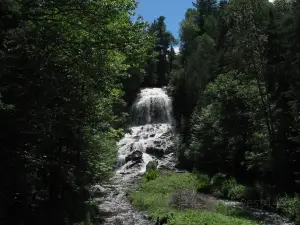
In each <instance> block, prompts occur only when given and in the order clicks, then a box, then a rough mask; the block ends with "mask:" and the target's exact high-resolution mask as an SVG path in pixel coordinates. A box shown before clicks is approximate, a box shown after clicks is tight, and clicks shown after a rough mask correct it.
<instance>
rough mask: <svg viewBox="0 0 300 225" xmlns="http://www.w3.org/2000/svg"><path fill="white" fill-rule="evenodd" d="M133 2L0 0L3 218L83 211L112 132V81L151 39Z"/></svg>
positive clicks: (39, 219) (78, 217)
mask: <svg viewBox="0 0 300 225" xmlns="http://www.w3.org/2000/svg"><path fill="white" fill-rule="evenodd" d="M135 7H136V3H135V2H134V1H131V0H115V1H92V2H91V1H77V0H72V1H39V0H34V1H24V2H21V1H4V2H2V6H1V22H0V24H1V28H3V29H1V37H0V40H1V45H0V63H1V69H0V79H1V85H0V93H1V94H0V98H1V100H0V116H1V122H0V123H1V132H0V133H1V144H2V148H1V162H0V164H1V177H2V182H1V185H0V192H1V207H0V208H1V212H0V214H1V215H0V216H1V218H2V221H3V222H4V223H5V224H16V225H18V224H57V225H59V224H70V223H74V222H80V221H82V220H84V218H85V216H86V215H85V214H86V212H87V210H88V208H89V207H88V206H87V205H86V203H85V202H86V201H87V200H88V198H89V194H88V191H87V188H88V187H89V186H90V185H92V184H93V183H95V182H101V181H103V180H104V179H105V178H106V177H107V176H108V174H109V171H110V169H111V167H112V166H113V164H114V158H115V157H114V155H115V150H116V146H115V143H116V141H117V140H118V139H119V138H120V136H121V135H122V128H123V126H124V120H125V117H126V115H125V112H126V111H125V104H124V102H123V101H122V97H123V94H124V91H123V90H122V82H121V81H122V80H123V79H124V78H125V77H127V76H128V73H127V71H128V69H129V68H141V67H142V66H143V65H144V63H145V61H146V58H147V57H146V56H147V52H148V50H149V48H150V46H151V45H150V43H151V37H150V36H149V35H148V34H147V32H146V28H145V23H143V22H142V21H137V22H135V23H133V22H132V21H131V18H130V15H131V14H132V10H134V9H135ZM112 37H113V38H112ZM151 47H152V46H151Z"/></svg>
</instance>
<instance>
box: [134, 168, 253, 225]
mask: <svg viewBox="0 0 300 225" xmlns="http://www.w3.org/2000/svg"><path fill="white" fill-rule="evenodd" d="M146 176H147V175H146ZM208 182H209V181H208V179H206V177H205V176H200V177H199V176H197V175H194V174H191V173H183V174H176V173H171V174H167V175H159V176H157V177H156V178H155V179H153V180H149V181H147V180H146V179H144V180H143V182H142V184H141V188H140V190H139V191H136V192H133V193H131V194H130V200H131V202H132V204H133V205H134V206H135V207H137V208H138V209H140V210H146V211H147V212H148V213H149V215H150V216H151V217H152V218H157V217H160V218H162V217H167V218H168V224H169V225H183V224H185V225H202V224H203V225H204V224H207V225H219V224H222V225H238V224H239V225H246V224H247V225H254V224H258V223H257V222H255V221H251V220H249V219H245V218H238V217H239V216H237V215H236V214H234V212H232V211H230V210H228V209H226V210H224V207H223V208H221V210H218V208H220V207H217V211H216V212H209V211H205V210H199V209H198V210H196V209H184V210H178V209H175V208H173V207H172V206H171V205H172V204H170V201H171V199H172V196H173V194H174V193H176V192H177V191H179V190H186V189H190V190H197V189H201V187H204V186H206V185H207V184H208Z"/></svg>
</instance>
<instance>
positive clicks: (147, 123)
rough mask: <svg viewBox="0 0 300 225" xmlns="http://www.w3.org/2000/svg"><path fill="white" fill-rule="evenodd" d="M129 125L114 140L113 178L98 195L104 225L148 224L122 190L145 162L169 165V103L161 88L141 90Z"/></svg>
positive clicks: (171, 159)
mask: <svg viewBox="0 0 300 225" xmlns="http://www.w3.org/2000/svg"><path fill="white" fill-rule="evenodd" d="M132 119H133V126H132V127H131V128H130V133H127V134H125V136H124V138H123V139H122V140H121V141H120V142H119V143H118V148H119V150H118V164H117V169H116V171H115V176H114V178H112V179H111V181H110V182H109V184H106V185H103V187H102V189H104V192H105V195H104V196H103V197H101V198H99V199H96V200H99V202H100V205H99V210H100V213H101V216H102V217H104V219H105V221H104V224H106V225H115V224H122V225H147V224H151V223H150V221H148V220H147V218H146V215H145V214H144V213H142V212H137V211H136V210H134V209H133V207H132V206H131V204H130V203H129V202H128V199H127V196H126V193H127V192H128V191H130V190H133V189H134V188H135V187H136V183H137V181H138V180H139V178H140V175H141V174H143V173H144V172H145V171H146V165H147V164H148V163H149V162H150V161H155V162H156V163H157V165H158V168H166V169H173V168H174V166H175V160H174V157H173V146H172V140H171V138H172V133H173V130H172V127H173V126H172V124H173V121H174V120H173V118H172V105H171V100H170V98H169V97H168V95H167V94H166V92H165V90H164V89H162V88H146V89H143V90H141V92H140V94H139V95H138V97H137V99H136V101H135V102H134V104H133V107H132Z"/></svg>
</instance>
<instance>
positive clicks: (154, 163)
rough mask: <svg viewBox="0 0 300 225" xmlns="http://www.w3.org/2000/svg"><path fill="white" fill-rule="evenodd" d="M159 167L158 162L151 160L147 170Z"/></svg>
mask: <svg viewBox="0 0 300 225" xmlns="http://www.w3.org/2000/svg"><path fill="white" fill-rule="evenodd" d="M156 169H157V162H155V161H151V162H149V163H148V164H147V165H146V171H149V170H156Z"/></svg>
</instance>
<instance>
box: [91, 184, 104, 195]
mask: <svg viewBox="0 0 300 225" xmlns="http://www.w3.org/2000/svg"><path fill="white" fill-rule="evenodd" d="M106 192H107V190H106V189H105V188H104V187H102V186H101V185H99V184H97V185H95V186H93V187H92V188H91V189H90V193H91V195H92V196H94V197H101V196H103V195H105V194H106Z"/></svg>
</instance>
